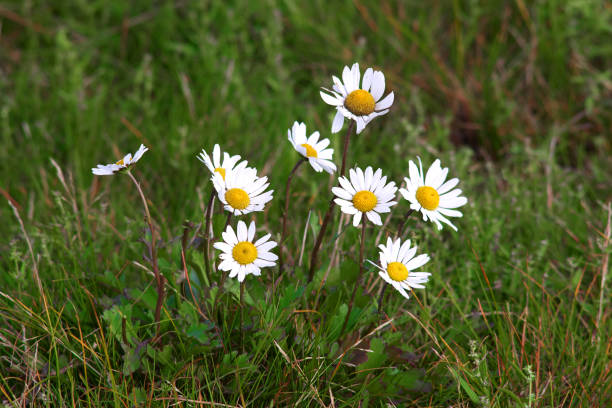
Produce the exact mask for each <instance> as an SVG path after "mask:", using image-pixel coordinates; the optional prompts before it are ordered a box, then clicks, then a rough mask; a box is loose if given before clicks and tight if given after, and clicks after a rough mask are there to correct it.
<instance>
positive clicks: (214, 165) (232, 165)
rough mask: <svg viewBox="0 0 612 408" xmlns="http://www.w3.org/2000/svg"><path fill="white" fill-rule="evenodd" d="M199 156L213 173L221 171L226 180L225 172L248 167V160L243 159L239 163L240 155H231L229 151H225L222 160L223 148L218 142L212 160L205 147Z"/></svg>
mask: <svg viewBox="0 0 612 408" xmlns="http://www.w3.org/2000/svg"><path fill="white" fill-rule="evenodd" d="M197 157H198V160H199V161H201V162H202V163H204V165H205V166H206V167H208V170H210V172H211V173H213V174H215V172H216V173H219V174H220V175H221V177H222V178H223V180H225V174H226V173H227V172H230V171H233V170H240V169H244V168H246V167H247V161H246V160H243V161H241V162H240V163H238V161H239V160H240V155H235V156H230V155H229V153H227V152H223V162H221V148H220V147H219V145H218V144H216V145H215V147H213V157H212V160H211V158H210V156H209V155H208V153H206V151H205V150H204V149H202V152H201V153H200V154H199V155H198V156H197ZM236 163H238V165H236Z"/></svg>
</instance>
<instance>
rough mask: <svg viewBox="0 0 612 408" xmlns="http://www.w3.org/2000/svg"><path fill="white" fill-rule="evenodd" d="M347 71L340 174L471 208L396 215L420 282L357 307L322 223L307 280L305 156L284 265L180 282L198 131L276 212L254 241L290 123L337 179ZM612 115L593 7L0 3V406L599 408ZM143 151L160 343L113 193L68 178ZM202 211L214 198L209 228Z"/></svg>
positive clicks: (610, 57) (348, 245)
mask: <svg viewBox="0 0 612 408" xmlns="http://www.w3.org/2000/svg"><path fill="white" fill-rule="evenodd" d="M354 62H359V64H360V67H361V72H362V73H363V71H364V70H365V68H366V67H370V66H371V67H375V68H376V69H378V70H381V71H382V72H383V73H384V74H385V78H386V85H387V89H388V90H392V91H394V93H395V102H394V104H393V106H392V108H391V111H390V112H389V113H388V114H387V115H385V116H382V117H379V118H376V119H375V120H374V121H373V122H372V123H370V124H369V125H368V126H367V127H366V129H365V130H364V131H363V132H362V133H361V134H359V135H357V136H353V137H352V139H351V144H350V146H349V154H348V156H347V167H348V168H352V167H354V166H360V167H366V166H372V167H374V168H378V167H380V168H382V169H383V172H384V174H386V175H387V176H388V177H389V178H390V179H391V180H395V182H396V183H397V184H401V183H402V181H403V178H404V177H406V176H408V161H409V160H416V157H417V156H419V157H421V159H422V160H423V162H424V167H428V166H429V164H431V163H432V162H433V161H434V160H435V159H436V158H440V159H441V160H442V165H443V167H449V169H450V172H449V177H459V178H460V180H461V182H460V184H459V188H461V189H462V190H463V192H464V195H465V196H466V197H467V198H468V204H467V205H465V206H464V207H462V208H461V211H462V212H463V217H462V218H457V219H454V220H453V222H454V224H455V225H457V227H458V229H459V230H458V232H454V231H453V230H451V229H450V228H446V227H445V228H444V229H443V230H441V231H438V230H437V228H436V227H435V226H434V225H433V224H432V223H430V222H424V221H423V220H422V219H421V216H419V215H417V214H413V215H412V216H411V217H410V218H409V219H408V221H407V224H406V226H407V227H406V228H407V233H406V235H405V236H406V237H407V238H410V239H411V240H413V241H414V242H415V243H416V244H417V245H418V246H419V253H427V254H429V255H430V256H431V261H430V262H429V263H428V264H427V265H426V267H424V268H423V270H426V271H429V272H431V273H432V276H431V278H430V280H429V282H428V283H427V285H426V289H419V290H416V291H414V292H413V294H412V296H411V298H410V299H409V300H406V299H405V298H403V297H402V296H401V295H400V294H399V293H398V292H397V291H395V290H394V289H393V288H388V289H387V290H386V293H385V298H384V299H385V300H384V303H383V307H382V310H381V312H380V313H379V311H378V304H377V302H378V299H379V297H380V294H381V291H382V289H383V285H385V283H384V282H383V281H382V280H381V279H380V278H379V277H378V273H377V270H376V269H375V268H374V267H373V266H371V265H369V264H366V266H365V273H364V276H363V277H362V278H361V279H359V278H358V271H359V259H358V253H359V243H360V229H359V228H355V227H353V226H352V225H351V222H350V219H349V218H348V217H346V216H341V213H340V211H339V209H338V208H337V207H336V209H335V211H334V213H333V218H332V223H331V225H330V227H329V228H328V231H327V234H326V236H325V240H324V241H323V246H322V249H321V257H320V260H319V265H318V267H317V269H316V273H315V277H314V279H313V281H312V282H311V283H307V275H308V267H309V257H310V252H311V250H312V247H313V245H314V240H315V237H316V234H317V233H318V231H319V229H320V228H321V219H322V217H323V215H324V214H325V211H326V209H327V205H328V202H329V199H330V198H331V196H332V195H331V191H330V189H331V187H333V186H336V185H337V183H338V182H337V178H336V177H334V176H329V175H328V174H327V173H315V172H314V171H313V170H312V168H310V167H309V166H306V165H305V166H302V167H301V169H300V171H299V172H298V173H297V175H296V176H295V178H294V180H293V184H292V187H291V195H290V205H289V209H290V218H289V220H290V221H289V228H288V231H289V235H288V239H287V243H286V247H287V250H286V252H285V258H286V262H287V263H288V264H289V265H291V268H288V270H287V271H284V272H283V273H279V270H278V267H273V268H266V269H263V270H262V276H261V277H255V276H248V277H247V279H246V285H245V293H244V296H243V302H242V303H243V306H242V307H241V302H240V299H241V296H240V286H239V284H238V282H237V281H236V280H235V279H226V280H224V281H221V282H220V281H219V276H220V275H221V272H220V271H218V272H214V274H213V277H212V279H211V281H208V279H207V278H206V275H205V273H204V269H205V267H204V265H205V260H204V256H203V250H202V247H203V245H204V244H203V239H202V229H203V228H202V223H203V221H204V211H205V208H206V204H207V200H208V197H209V195H210V194H211V191H212V185H211V183H210V181H209V178H210V174H209V172H208V170H207V169H206V168H205V167H204V166H203V165H202V164H201V163H200V162H199V161H198V160H196V155H197V154H198V153H199V152H200V151H201V149H203V148H204V149H205V150H206V151H207V152H209V153H210V152H211V151H212V147H213V145H214V144H215V143H218V144H220V145H221V148H222V150H224V151H228V152H230V153H231V154H240V155H241V156H242V157H243V158H244V159H246V160H248V161H249V165H250V166H254V167H256V168H257V169H258V174H260V175H266V176H267V177H268V178H269V181H270V183H271V188H272V189H274V190H275V193H274V199H273V200H272V201H271V202H270V203H269V204H268V205H267V206H266V210H265V211H264V212H259V213H252V214H249V215H246V216H243V217H241V219H244V220H251V219H255V220H256V221H257V226H258V232H257V236H261V235H263V234H265V233H267V232H269V233H271V234H272V236H273V239H274V240H276V241H278V240H279V239H280V234H281V213H282V209H283V206H284V194H285V183H286V181H287V177H288V175H289V173H290V171H291V169H292V168H293V166H294V165H295V163H296V162H297V160H298V159H299V155H298V153H297V152H296V151H295V150H294V149H293V148H292V146H291V145H290V143H289V142H288V141H287V129H288V128H289V127H290V126H291V125H292V123H293V122H294V121H295V120H297V121H303V122H305V123H306V125H307V128H308V133H309V134H310V133H311V132H312V131H314V130H318V131H320V132H321V135H322V137H327V138H330V140H331V147H333V148H334V160H335V162H336V163H337V164H339V162H340V160H341V157H342V139H343V135H344V132H345V131H346V122H345V128H344V130H343V131H341V132H340V133H337V134H331V132H330V129H331V123H332V119H333V117H334V114H335V111H334V110H333V109H332V108H331V107H329V106H328V105H326V104H325V103H324V102H323V101H322V100H321V97H320V96H319V90H320V87H322V86H323V87H331V85H332V78H331V76H332V75H337V76H339V75H340V74H341V72H342V68H343V67H344V66H345V65H352V64H353V63H354ZM386 92H388V91H386ZM611 112H612V3H611V2H610V1H605V0H599V1H598V0H566V1H561V0H533V1H528V0H507V1H505V0H490V1H476V0H472V1H468V0H464V1H460V0H454V1H451V0H448V1H443V0H432V1H425V2H421V1H400V0H381V1H379V2H368V1H363V0H352V1H349V0H340V1H333V2H330V1H322V0H312V1H308V2H301V1H295V0H276V1H274V0H257V1H254V0H230V1H213V0H211V1H206V0H202V1H195V0H194V1H188V0H184V1H181V0H174V1H170V0H167V1H166V0H156V1H146V0H134V1H117V0H113V1H101V0H92V1H83V0H70V1H68V0H67V1H41V0H15V1H6V0H0V143H1V146H2V148H0V194H1V195H2V199H1V200H0V202H1V204H0V221H1V222H0V236H1V238H0V407H72V406H88V407H106V406H108V407H114V408H120V407H170V406H180V407H290V406H291V407H292V406H296V407H406V406H420V407H472V406H474V407H477V406H485V407H489V406H490V407H530V408H531V407H609V406H610V403H611V402H612V373H611V370H612V362H611V361H612V358H611V357H612V340H611V339H612V324H611V323H610V319H611V318H612V307H611V302H610V299H611V297H610V280H612V279H611V278H610V276H609V275H608V276H607V277H606V275H607V273H608V271H609V257H610V253H611V252H612V245H611V243H610V237H611V228H612V224H611V214H612V210H611V204H610V203H611V201H612V160H611V158H610V157H612V137H611V133H612V114H611ZM140 143H143V144H145V145H146V146H148V147H149V148H150V151H149V152H147V153H146V154H145V155H144V156H143V158H142V159H141V160H140V161H139V162H138V164H137V165H136V166H135V167H134V170H133V174H134V175H135V177H136V178H137V179H138V180H139V181H140V183H141V184H142V188H143V191H144V193H145V195H146V197H147V199H148V204H149V208H150V210H151V215H152V218H153V220H154V229H155V231H156V234H155V235H156V236H158V237H159V238H160V239H159V241H158V243H157V244H158V248H159V254H158V256H159V267H160V270H161V273H162V274H163V275H164V276H165V278H166V279H167V284H166V299H165V301H164V305H163V309H162V314H161V324H160V326H159V327H156V325H155V324H154V309H155V303H156V291H155V284H154V279H153V277H152V272H151V269H150V267H149V265H148V263H147V260H146V259H145V252H146V246H145V245H144V244H143V242H146V241H148V240H150V239H151V231H150V230H149V229H148V228H147V225H146V223H145V222H144V218H143V209H142V203H141V202H140V198H139V196H138V192H137V190H136V189H135V187H134V185H133V184H132V183H131V181H130V180H129V178H128V177H124V176H123V175H114V176H112V177H97V176H94V175H92V173H91V168H92V167H94V166H95V165H97V164H98V163H110V162H114V161H116V160H118V159H120V158H121V157H122V156H123V155H124V154H126V153H128V152H132V153H133V152H134V151H135V150H136V149H137V148H138V146H139V145H140ZM399 197H400V195H399V194H398V198H399ZM399 201H400V203H399V204H398V205H397V206H395V207H393V209H392V213H391V215H390V216H383V221H384V226H383V227H382V228H381V227H376V226H373V225H371V224H370V225H369V226H368V229H367V231H366V243H365V251H364V252H365V258H366V259H370V260H372V261H374V262H377V261H378V248H377V245H378V244H379V243H382V242H384V241H386V238H387V236H395V234H396V231H397V228H398V225H399V224H400V223H401V221H402V219H403V217H404V214H405V213H406V211H407V209H408V208H409V207H408V204H407V202H406V201H405V200H404V199H403V198H402V199H400V200H399ZM225 221H226V215H225V214H224V213H223V212H222V211H221V209H220V208H219V205H218V203H217V205H216V207H215V212H214V217H213V227H214V231H215V233H216V235H220V231H221V230H222V229H223V227H224V223H225ZM233 225H234V226H235V220H234V223H233ZM274 251H275V252H278V248H277V249H275V250H274ZM217 253H218V251H215V254H217ZM215 264H218V261H215ZM606 279H607V280H606ZM355 285H357V287H358V290H357V295H356V298H355V307H354V308H353V310H352V313H351V314H350V316H349V318H348V324H347V327H346V329H345V330H344V331H342V326H343V322H344V320H345V317H346V315H347V311H348V306H347V304H348V302H349V298H350V297H351V294H352V293H353V289H354V288H355ZM156 331H159V336H157V337H155V334H156ZM152 339H155V340H154V341H152Z"/></svg>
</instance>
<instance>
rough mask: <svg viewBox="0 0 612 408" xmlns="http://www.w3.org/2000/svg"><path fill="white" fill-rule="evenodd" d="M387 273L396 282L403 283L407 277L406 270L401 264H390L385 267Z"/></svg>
mask: <svg viewBox="0 0 612 408" xmlns="http://www.w3.org/2000/svg"><path fill="white" fill-rule="evenodd" d="M387 273H388V274H389V277H390V278H391V279H393V280H394V281H396V282H401V281H404V280H406V278H407V277H408V269H407V268H406V265H404V264H403V263H401V262H391V263H390V264H389V265H387Z"/></svg>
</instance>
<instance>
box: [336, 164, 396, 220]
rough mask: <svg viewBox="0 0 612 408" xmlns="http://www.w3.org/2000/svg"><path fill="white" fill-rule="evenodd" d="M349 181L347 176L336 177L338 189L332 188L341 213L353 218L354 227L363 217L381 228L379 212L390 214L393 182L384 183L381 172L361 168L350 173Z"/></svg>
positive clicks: (393, 193) (394, 190)
mask: <svg viewBox="0 0 612 408" xmlns="http://www.w3.org/2000/svg"><path fill="white" fill-rule="evenodd" d="M349 177H350V181H349V179H348V178H346V177H340V178H338V182H339V183H340V186H341V187H333V188H332V192H333V193H334V194H335V195H336V196H337V197H338V198H336V199H335V200H334V201H335V202H336V204H338V205H339V206H340V210H341V211H342V212H343V213H346V214H351V215H353V225H354V226H358V225H359V223H360V222H361V217H362V215H363V214H365V216H366V217H368V219H369V220H370V221H372V222H373V223H374V224H376V225H382V220H381V219H380V215H379V214H380V213H387V212H390V211H391V206H393V205H395V204H397V201H393V199H394V198H395V193H396V192H397V187H396V186H395V182H393V181H392V182H390V183H388V184H387V176H382V170H381V169H378V170H376V172H374V171H372V167H369V166H368V168H366V170H365V172H364V171H363V170H361V169H360V168H355V169H350V170H349Z"/></svg>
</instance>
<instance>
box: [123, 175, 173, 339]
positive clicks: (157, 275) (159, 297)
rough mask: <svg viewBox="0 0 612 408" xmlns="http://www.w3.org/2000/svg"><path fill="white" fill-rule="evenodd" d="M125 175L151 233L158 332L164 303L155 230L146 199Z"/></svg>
mask: <svg viewBox="0 0 612 408" xmlns="http://www.w3.org/2000/svg"><path fill="white" fill-rule="evenodd" d="M126 174H127V175H128V176H129V177H130V179H132V181H133V182H134V184H135V185H136V189H137V190H138V194H139V195H140V199H141V200H142V205H143V206H144V210H145V215H146V221H147V224H148V225H149V230H150V231H151V245H150V247H149V251H150V254H149V255H150V259H151V266H152V267H153V273H154V274H155V283H156V284H157V304H156V305H155V324H157V329H156V330H157V331H159V320H160V315H161V309H162V304H163V302H164V284H165V282H164V280H165V278H164V277H163V275H162V274H161V273H160V272H159V267H158V265H157V248H156V247H155V230H154V229H153V220H152V219H151V213H150V212H149V206H148V205H147V199H146V198H145V195H144V193H143V192H142V188H140V184H139V183H138V181H137V180H136V178H135V177H134V176H133V175H132V172H131V171H129V170H128V171H127V172H126Z"/></svg>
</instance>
